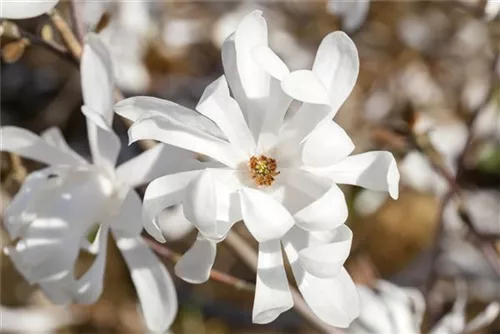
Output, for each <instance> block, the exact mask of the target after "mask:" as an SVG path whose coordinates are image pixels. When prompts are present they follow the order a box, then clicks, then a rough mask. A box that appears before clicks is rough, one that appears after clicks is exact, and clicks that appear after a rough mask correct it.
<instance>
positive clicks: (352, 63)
mask: <svg viewBox="0 0 500 334" xmlns="http://www.w3.org/2000/svg"><path fill="white" fill-rule="evenodd" d="M358 72H359V57H358V51H357V49H356V45H354V43H353V42H352V40H351V39H350V38H349V36H347V35H346V34H345V33H343V32H341V31H335V32H333V33H331V34H329V35H327V36H326V37H325V38H324V39H323V41H322V42H321V44H320V46H319V48H318V52H317V53H316V58H315V60H314V64H313V68H312V71H296V72H292V73H290V74H289V75H288V76H286V77H285V78H284V79H283V81H282V87H283V90H284V91H285V92H287V93H288V94H289V95H290V96H292V97H293V98H295V99H297V100H299V101H304V103H303V105H302V107H301V108H300V109H299V110H298V111H297V113H296V114H295V115H294V117H293V118H292V119H291V120H290V121H289V122H287V124H286V128H285V130H287V131H286V132H292V133H294V132H295V137H297V140H298V142H300V141H301V140H302V139H303V138H305V137H306V136H307V135H308V134H309V133H310V132H311V131H312V130H313V129H314V128H315V127H316V125H317V124H319V123H320V122H321V121H323V120H325V119H331V118H333V117H334V116H335V114H336V113H337V112H338V110H339V108H340V107H341V106H342V104H343V103H344V102H345V100H346V99H347V97H348V96H349V94H350V93H351V91H352V89H353V88H354V85H355V83H356V79H357V77H358ZM325 93H326V96H325Z"/></svg>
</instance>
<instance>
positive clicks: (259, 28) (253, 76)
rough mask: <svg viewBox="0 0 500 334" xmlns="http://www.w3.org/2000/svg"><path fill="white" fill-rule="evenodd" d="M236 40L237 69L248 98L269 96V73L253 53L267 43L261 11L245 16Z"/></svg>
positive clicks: (236, 34) (235, 37)
mask: <svg viewBox="0 0 500 334" xmlns="http://www.w3.org/2000/svg"><path fill="white" fill-rule="evenodd" d="M234 42H235V48H236V63H237V71H238V73H239V76H240V79H241V85H242V87H243V90H244V92H245V94H246V96H247V98H249V99H258V98H262V97H265V96H267V93H268V86H269V75H268V74H267V73H265V71H263V69H262V68H260V66H259V65H258V64H257V63H256V62H255V60H254V58H253V55H252V50H253V48H254V47H255V46H257V45H267V24H266V20H265V19H264V18H263V17H262V12H261V11H259V10H255V11H253V12H251V13H249V14H248V15H246V16H245V17H244V18H243V20H242V21H241V23H240V24H239V26H238V28H237V29H236V32H235V35H234ZM232 70H233V71H234V69H232ZM249 116H250V115H249Z"/></svg>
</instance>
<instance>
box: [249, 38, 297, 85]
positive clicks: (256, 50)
mask: <svg viewBox="0 0 500 334" xmlns="http://www.w3.org/2000/svg"><path fill="white" fill-rule="evenodd" d="M252 56H253V61H255V62H256V63H257V64H258V65H259V66H260V67H261V68H262V69H263V70H264V71H266V72H267V73H268V74H269V75H271V76H272V77H273V78H276V79H278V80H283V78H284V77H285V76H286V75H287V74H289V73H290V70H289V69H288V67H287V66H286V64H285V63H284V62H283V60H281V59H280V58H279V57H278V55H276V53H274V51H273V50H272V49H271V48H270V47H269V46H267V44H259V45H256V46H254V47H253V49H252Z"/></svg>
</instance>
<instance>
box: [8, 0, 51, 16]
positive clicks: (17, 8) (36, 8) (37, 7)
mask: <svg viewBox="0 0 500 334" xmlns="http://www.w3.org/2000/svg"><path fill="white" fill-rule="evenodd" d="M58 2H59V0H44V1H30V2H24V1H16V0H14V1H2V12H1V15H2V16H1V17H2V18H3V19H13V20H17V19H29V18H32V17H36V16H40V15H42V14H44V13H47V12H48V11H49V10H51V9H52V8H54V7H55V6H56V5H57V3H58Z"/></svg>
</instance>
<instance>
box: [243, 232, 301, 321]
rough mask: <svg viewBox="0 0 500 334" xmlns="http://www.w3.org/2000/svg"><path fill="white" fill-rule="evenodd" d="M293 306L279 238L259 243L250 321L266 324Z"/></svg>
mask: <svg viewBox="0 0 500 334" xmlns="http://www.w3.org/2000/svg"><path fill="white" fill-rule="evenodd" d="M292 306H293V299H292V295H291V293H290V288H289V284H288V280H287V278H286V272H285V267H284V265H283V257H282V255H281V245H280V241H279V240H272V241H268V242H264V243H259V259H258V264H257V285H256V287H255V297H254V302H253V312H252V321H253V322H254V323H257V324H267V323H270V322H272V321H274V320H275V319H276V318H277V317H278V316H279V315H280V314H281V313H283V312H285V311H287V310H289V309H290V308H291V307H292Z"/></svg>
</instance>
